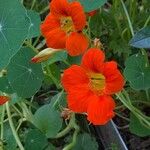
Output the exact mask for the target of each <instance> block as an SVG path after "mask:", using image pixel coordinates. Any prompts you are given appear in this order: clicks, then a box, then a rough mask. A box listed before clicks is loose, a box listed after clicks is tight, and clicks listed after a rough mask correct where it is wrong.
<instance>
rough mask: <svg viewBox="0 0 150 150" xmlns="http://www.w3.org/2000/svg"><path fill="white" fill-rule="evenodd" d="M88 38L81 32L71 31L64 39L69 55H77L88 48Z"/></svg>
mask: <svg viewBox="0 0 150 150" xmlns="http://www.w3.org/2000/svg"><path fill="white" fill-rule="evenodd" d="M88 45H89V43H88V39H87V37H86V36H85V35H83V34H82V33H77V32H73V33H71V34H70V36H69V37H68V38H67V40H66V49H67V50H68V53H69V55H71V56H77V55H80V54H82V53H83V52H84V51H85V50H87V48H88Z"/></svg>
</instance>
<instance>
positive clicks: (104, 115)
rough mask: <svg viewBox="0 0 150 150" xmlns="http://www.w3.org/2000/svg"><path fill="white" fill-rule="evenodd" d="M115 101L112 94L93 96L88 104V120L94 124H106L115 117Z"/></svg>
mask: <svg viewBox="0 0 150 150" xmlns="http://www.w3.org/2000/svg"><path fill="white" fill-rule="evenodd" d="M114 108H115V102H114V100H113V99H112V98H111V97H110V96H100V97H98V96H93V98H92V99H91V101H90V103H89V105H88V110H87V113H88V118H87V119H88V120H89V121H90V122H91V123H93V124H94V125H104V124H106V123H107V122H108V121H109V120H110V119H111V118H112V117H114V112H113V110H114Z"/></svg>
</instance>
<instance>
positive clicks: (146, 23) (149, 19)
mask: <svg viewBox="0 0 150 150" xmlns="http://www.w3.org/2000/svg"><path fill="white" fill-rule="evenodd" d="M149 22H150V15H149V17H148V18H147V20H146V22H145V24H144V26H143V28H144V27H146V26H147V25H148V23H149Z"/></svg>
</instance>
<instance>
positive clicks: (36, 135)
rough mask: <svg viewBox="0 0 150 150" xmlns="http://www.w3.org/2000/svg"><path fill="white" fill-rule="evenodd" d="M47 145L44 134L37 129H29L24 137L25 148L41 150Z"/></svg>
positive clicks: (27, 149)
mask: <svg viewBox="0 0 150 150" xmlns="http://www.w3.org/2000/svg"><path fill="white" fill-rule="evenodd" d="M47 146H48V140H47V138H46V136H45V135H44V134H43V133H42V132H41V131H39V130H38V129H32V130H30V131H29V132H28V133H27V134H26V137H25V149H26V150H35V149H36V150H41V149H44V148H46V147H47Z"/></svg>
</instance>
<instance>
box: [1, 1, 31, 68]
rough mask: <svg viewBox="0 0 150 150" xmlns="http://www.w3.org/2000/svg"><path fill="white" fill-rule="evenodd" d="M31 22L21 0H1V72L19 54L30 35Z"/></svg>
mask: <svg viewBox="0 0 150 150" xmlns="http://www.w3.org/2000/svg"><path fill="white" fill-rule="evenodd" d="M29 24H30V20H29V18H28V16H27V14H26V10H25V8H24V7H23V6H22V4H21V3H20V1H19V0H0V41H1V44H0V70H1V69H2V68H4V67H6V66H7V65H8V63H9V61H10V59H11V57H13V55H14V54H16V53H17V52H18V50H19V49H20V47H21V45H22V43H23V41H24V40H25V38H26V37H27V35H28V30H29Z"/></svg>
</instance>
